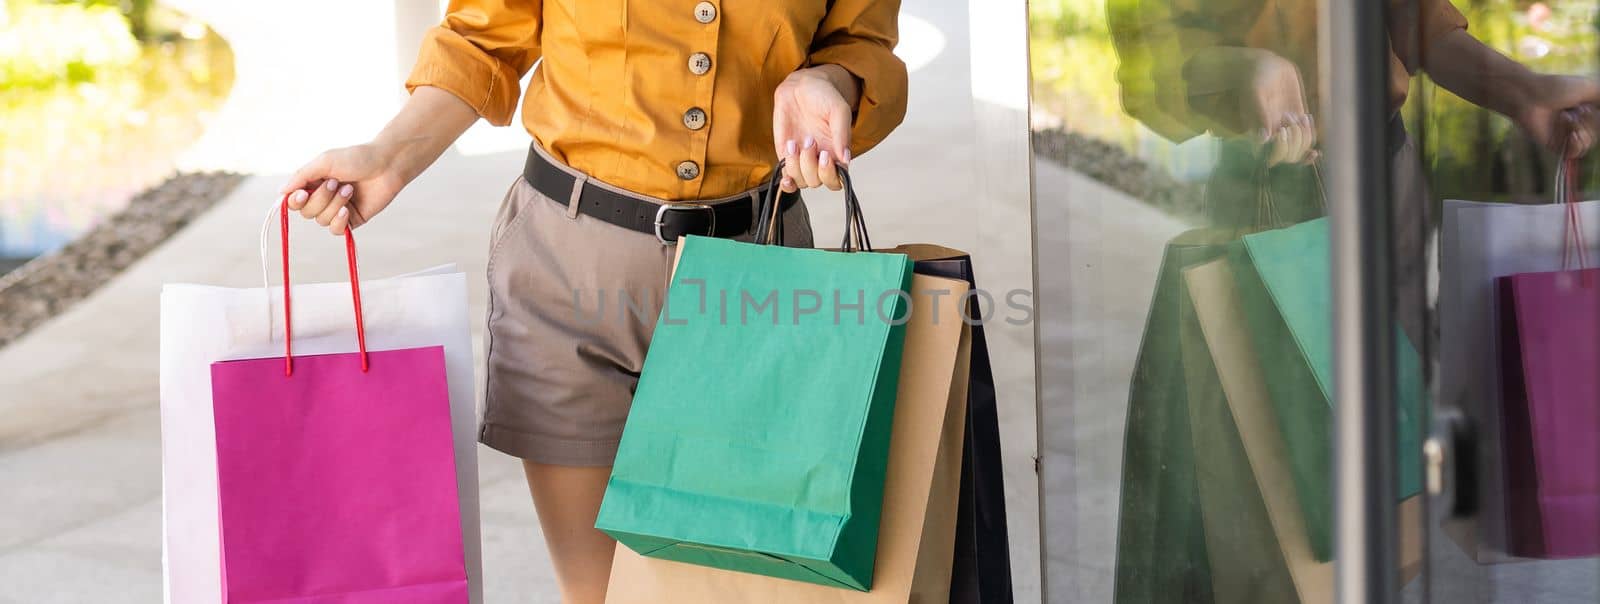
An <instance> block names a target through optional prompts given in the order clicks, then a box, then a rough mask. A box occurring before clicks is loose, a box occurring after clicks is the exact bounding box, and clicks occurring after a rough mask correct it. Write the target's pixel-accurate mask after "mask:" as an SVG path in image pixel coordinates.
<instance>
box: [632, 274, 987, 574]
mask: <svg viewBox="0 0 1600 604" xmlns="http://www.w3.org/2000/svg"><path fill="white" fill-rule="evenodd" d="M967 290H968V286H967V284H966V283H964V282H961V281H956V280H952V279H942V278H938V277H930V276H926V275H921V274H918V275H915V276H914V278H913V279H912V283H911V292H910V294H911V298H912V304H911V317H910V321H909V322H908V323H907V324H906V333H905V338H906V339H905V354H904V358H903V360H902V362H901V366H900V382H899V390H898V394H897V396H896V402H895V411H894V424H893V425H894V428H893V430H894V432H893V436H892V437H891V438H890V445H889V465H888V472H887V479H886V482H885V485H884V500H883V519H882V522H881V524H880V526H879V534H878V552H877V559H876V562H875V568H874V571H873V585H872V590H871V591H868V592H858V591H851V590H846V589H839V588H834V587H827V586H823V585H816V584H811V583H802V582H798V581H789V580H784V579H777V578H773V577H766V576H762V575H754V574H746V573H739V572H734V571H728V570H722V569H718V568H711V567H705V566H696V565H691V564H684V563H681V562H674V561H670V560H662V559H657V558H646V557H643V556H640V555H638V554H636V553H634V552H633V550H630V549H628V548H627V547H625V546H621V545H619V546H618V547H617V550H616V557H615V559H614V561H613V562H612V567H611V581H610V585H609V587H608V588H607V592H606V602H608V603H611V604H627V603H646V602H648V603H652V604H656V603H672V602H682V603H685V604H689V603H693V604H704V603H714V602H761V603H763V604H769V603H770V604H782V603H786V602H793V603H796V604H800V603H805V604H819V603H820V604H826V603H830V602H837V603H841V604H845V603H848V604H865V603H885V604H886V603H890V602H894V603H912V602H919V603H930V604H931V603H936V602H937V603H944V602H948V601H949V598H950V595H949V594H950V572H951V563H952V558H953V555H954V545H955V522H956V507H957V504H958V495H959V491H960V486H961V451H962V442H963V438H964V436H965V435H964V432H963V427H964V422H965V418H966V401H967V380H968V374H969V369H968V365H969V362H970V355H971V340H970V338H971V329H970V328H969V327H968V326H967V325H966V323H965V322H964V321H963V317H962V313H961V306H960V305H959V304H957V303H954V301H959V300H963V299H964V295H965V294H966V292H967ZM930 292H937V293H936V294H935V293H930ZM818 379H826V376H818Z"/></svg>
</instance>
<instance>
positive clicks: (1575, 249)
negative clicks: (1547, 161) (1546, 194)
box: [1555, 148, 1589, 270]
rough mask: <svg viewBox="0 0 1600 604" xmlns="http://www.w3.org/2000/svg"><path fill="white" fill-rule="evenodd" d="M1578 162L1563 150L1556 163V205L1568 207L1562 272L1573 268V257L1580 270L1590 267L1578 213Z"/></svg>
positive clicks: (1563, 234) (1562, 246) (1579, 213)
mask: <svg viewBox="0 0 1600 604" xmlns="http://www.w3.org/2000/svg"><path fill="white" fill-rule="evenodd" d="M1577 189H1578V160H1577V159H1576V158H1573V157H1568V156H1567V150H1566V149H1565V148H1562V150H1561V161H1559V162H1557V163H1556V186H1555V193H1556V203H1559V204H1562V205H1565V206H1566V207H1567V218H1566V221H1565V222H1566V224H1565V225H1564V229H1565V232H1564V233H1562V245H1561V270H1569V269H1570V267H1571V266H1572V260H1573V256H1577V260H1578V268H1579V269H1580V270H1582V269H1586V268H1588V267H1589V261H1588V259H1587V258H1585V256H1587V250H1588V248H1589V245H1588V243H1587V242H1585V241H1584V238H1583V213H1582V212H1579V211H1578V200H1577V194H1576V193H1574V191H1576V190H1577Z"/></svg>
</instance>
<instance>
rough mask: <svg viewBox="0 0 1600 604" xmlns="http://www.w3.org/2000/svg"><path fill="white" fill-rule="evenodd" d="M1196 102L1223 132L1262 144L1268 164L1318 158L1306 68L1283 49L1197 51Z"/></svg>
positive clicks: (1191, 70)
mask: <svg viewBox="0 0 1600 604" xmlns="http://www.w3.org/2000/svg"><path fill="white" fill-rule="evenodd" d="M1185 71H1186V72H1187V76H1188V78H1189V80H1190V92H1191V95H1190V96H1191V103H1192V104H1193V105H1194V106H1195V107H1196V108H1197V109H1199V110H1200V111H1201V112H1202V113H1204V114H1206V116H1207V117H1208V118H1209V119H1210V120H1211V121H1212V122H1213V123H1214V124H1215V125H1216V126H1217V127H1218V128H1216V129H1218V130H1221V131H1222V132H1221V133H1222V134H1225V135H1232V136H1236V137H1245V138H1248V139H1250V140H1252V141H1253V142H1256V143H1258V144H1260V145H1261V152H1262V157H1263V159H1265V160H1266V162H1267V164H1268V165H1277V164H1285V163H1289V164H1298V163H1310V162H1312V161H1314V160H1316V158H1317V152H1316V144H1317V126H1316V122H1315V121H1314V120H1313V119H1312V117H1311V113H1310V112H1309V111H1308V110H1307V109H1306V95H1305V88H1304V86H1303V85H1302V83H1301V79H1300V69H1299V68H1298V67H1296V66H1295V64H1294V63H1293V62H1291V61H1290V60H1288V59H1286V58H1284V57H1283V56H1281V55H1278V54H1277V53H1274V52H1271V51H1267V50H1262V49H1258V48H1238V47H1222V48H1214V49H1208V51H1202V52H1201V53H1196V55H1195V57H1194V58H1192V59H1191V62H1190V64H1189V65H1188V66H1187V68H1186V70H1185Z"/></svg>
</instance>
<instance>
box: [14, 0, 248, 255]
mask: <svg viewBox="0 0 1600 604" xmlns="http://www.w3.org/2000/svg"><path fill="white" fill-rule="evenodd" d="M0 2H4V3H5V5H6V6H5V7H4V8H3V9H0V90H3V91H4V93H3V94H0V223H12V224H15V225H22V226H11V227H8V228H9V229H10V232H11V233H13V235H14V236H16V235H15V234H16V233H19V232H20V233H22V234H21V235H20V236H21V237H22V238H23V239H24V241H21V242H20V244H21V245H22V246H24V247H26V246H27V245H29V243H28V241H27V239H28V238H29V237H31V235H30V233H33V232H36V231H37V232H55V231H61V232H69V233H70V232H77V230H79V229H81V228H84V227H86V226H88V225H90V224H92V223H93V222H94V220H95V219H97V217H99V216H102V215H104V214H106V213H107V212H109V211H114V210H115V209H116V208H118V207H120V206H121V204H123V203H125V202H126V200H127V198H128V197H129V196H131V195H132V193H134V192H136V191H137V190H138V189H142V188H143V187H145V186H148V185H150V184H154V183H156V182H159V181H160V180H162V179H164V178H166V176H167V175H168V174H170V172H171V170H172V168H173V164H172V161H173V159H174V158H175V157H176V156H177V155H178V154H179V153H180V152H182V151H183V150H184V149H186V148H187V147H188V146H189V145H191V144H193V142H194V140H195V139H196V138H198V137H199V136H200V134H201V132H202V131H203V129H204V126H205V123H206V121H207V120H208V119H209V118H210V115H211V114H212V112H214V111H215V110H216V109H217V108H218V107H219V106H221V104H222V101H223V99H224V98H225V97H226V96H227V92H228V90H229V88H230V87H231V86H232V83H233V53H232V51H231V50H230V49H229V48H228V45H227V44H226V43H225V42H223V40H222V39H221V38H219V37H217V36H216V35H215V34H212V33H210V32H209V30H207V29H206V28H204V27H203V26H202V25H200V24H198V23H194V22H192V21H191V20H190V19H189V18H188V17H186V16H184V15H182V14H179V13H176V12H174V11H171V10H167V9H163V8H161V7H159V6H157V7H153V8H150V9H149V10H147V11H145V12H147V13H148V16H149V18H148V19H147V22H148V23H150V24H151V25H152V27H153V28H155V30H156V31H155V34H154V35H153V36H152V38H151V39H148V40H140V39H139V38H138V37H136V36H135V35H133V32H132V29H133V27H134V25H133V23H131V22H130V20H129V18H128V17H127V16H125V14H124V12H123V10H122V9H123V8H125V7H123V6H122V4H121V3H119V2H103V1H78V2H70V3H60V2H52V3H47V2H40V1H38V0H0ZM140 4H141V3H139V2H133V3H129V4H128V7H134V8H137V7H138V6H139V5H140ZM185 25H188V27H186V28H185V27H184V26H185ZM180 28H183V29H182V30H181V31H187V32H189V35H190V38H195V39H190V38H186V37H184V36H183V35H181V32H180ZM24 227H26V228H24ZM0 235H3V233H0ZM5 243H7V244H11V245H15V244H17V243H19V242H9V241H8V242H5Z"/></svg>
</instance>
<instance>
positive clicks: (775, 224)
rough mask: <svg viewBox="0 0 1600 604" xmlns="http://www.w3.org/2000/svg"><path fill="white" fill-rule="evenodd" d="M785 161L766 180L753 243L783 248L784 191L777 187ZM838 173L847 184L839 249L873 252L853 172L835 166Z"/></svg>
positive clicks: (775, 167) (845, 185) (781, 161)
mask: <svg viewBox="0 0 1600 604" xmlns="http://www.w3.org/2000/svg"><path fill="white" fill-rule="evenodd" d="M783 166H784V160H782V159H780V160H778V164H777V165H776V166H774V167H773V169H772V176H770V177H768V178H767V190H766V193H765V195H764V196H763V197H762V199H761V207H760V208H759V212H757V214H756V233H755V238H754V241H755V242H756V243H760V244H765V245H783V211H782V210H781V209H780V208H779V206H780V205H781V201H782V191H780V190H779V188H778V184H779V183H780V182H781V181H782V178H783ZM834 169H836V170H838V171H839V180H840V182H842V183H843V184H844V242H843V243H841V244H839V249H841V250H844V251H846V252H870V251H872V240H871V239H870V238H869V237H868V236H867V224H866V219H865V217H864V215H863V214H862V212H861V199H860V198H858V197H856V189H855V186H854V185H853V184H851V182H850V172H849V171H848V170H846V169H845V168H844V166H838V165H835V168H834Z"/></svg>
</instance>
